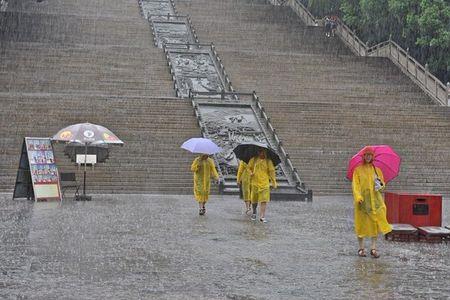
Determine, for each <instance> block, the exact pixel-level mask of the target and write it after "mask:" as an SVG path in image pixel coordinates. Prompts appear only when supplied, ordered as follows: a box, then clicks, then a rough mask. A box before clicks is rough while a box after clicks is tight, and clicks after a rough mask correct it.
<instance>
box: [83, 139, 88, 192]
mask: <svg viewBox="0 0 450 300" xmlns="http://www.w3.org/2000/svg"><path fill="white" fill-rule="evenodd" d="M86 160H87V143H86V144H85V148H84V176H83V196H86Z"/></svg>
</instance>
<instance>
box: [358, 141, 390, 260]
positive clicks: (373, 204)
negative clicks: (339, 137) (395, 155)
mask: <svg viewBox="0 0 450 300" xmlns="http://www.w3.org/2000/svg"><path fill="white" fill-rule="evenodd" d="M374 152H375V151H374V149H373V148H372V147H366V148H364V149H363V152H362V153H363V163H362V164H361V165H359V166H358V167H356V169H355V170H354V172H353V179H352V188H353V198H354V206H355V209H354V214H355V233H356V236H357V238H358V243H359V250H358V255H359V256H361V257H365V256H367V255H366V251H365V249H364V238H369V237H370V238H371V240H372V243H371V247H370V255H371V256H372V257H373V258H378V257H380V256H379V254H378V252H377V248H376V242H377V236H378V234H380V233H382V234H387V233H389V232H391V231H392V226H391V225H390V224H389V223H388V222H387V219H386V206H385V204H384V200H383V195H382V194H381V192H382V191H383V190H384V188H385V181H384V177H383V173H382V172H381V169H380V168H377V167H375V166H374V165H373V157H374Z"/></svg>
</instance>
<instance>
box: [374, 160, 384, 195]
mask: <svg viewBox="0 0 450 300" xmlns="http://www.w3.org/2000/svg"><path fill="white" fill-rule="evenodd" d="M372 167H373V170H374V171H375V180H374V185H375V191H377V192H378V191H379V190H381V189H382V188H383V182H382V181H381V179H380V178H379V177H378V173H377V169H376V168H375V166H374V165H372Z"/></svg>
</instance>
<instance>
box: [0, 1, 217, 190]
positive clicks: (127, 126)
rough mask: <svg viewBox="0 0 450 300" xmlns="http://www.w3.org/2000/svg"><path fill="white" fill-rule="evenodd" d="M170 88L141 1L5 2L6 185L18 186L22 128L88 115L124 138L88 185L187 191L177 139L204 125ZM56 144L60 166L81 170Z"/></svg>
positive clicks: (43, 128) (1, 47)
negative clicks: (140, 4) (199, 125)
mask: <svg viewBox="0 0 450 300" xmlns="http://www.w3.org/2000/svg"><path fill="white" fill-rule="evenodd" d="M174 95H175V93H174V90H173V83H172V80H171V76H170V74H169V70H168V67H167V63H166V61H165V57H164V54H163V52H162V51H161V50H160V49H157V48H155V47H154V46H153V40H152V35H151V30H150V26H149V24H148V22H147V21H145V20H143V19H142V17H141V15H140V12H139V8H138V5H137V3H136V1H132V0H128V1H115V0H108V1H103V0H93V1H92V0H89V1H88V0H75V1H73V0H62V1H57V2H53V1H44V2H41V3H37V2H36V1H28V0H18V1H13V2H11V3H9V5H8V9H7V11H6V12H0V106H1V108H2V109H1V111H0V114H1V120H0V128H1V129H0V134H1V137H2V138H1V139H0V157H1V160H0V161H1V162H0V165H1V169H2V172H1V175H0V191H2V192H5V191H12V189H13V188H14V182H15V178H16V172H17V167H18V163H19V158H20V149H21V146H22V140H23V137H25V136H39V137H46V136H51V135H53V134H54V133H56V132H57V131H58V130H59V129H60V128H63V127H64V126H67V125H70V124H74V123H79V122H86V121H89V122H92V123H98V124H102V125H104V126H106V127H107V128H109V129H111V130H112V131H113V132H115V133H116V134H117V135H118V136H119V137H120V138H121V139H123V140H124V141H125V145H124V146H123V147H113V148H112V149H111V152H110V157H109V159H108V160H107V162H106V163H102V164H98V165H97V166H96V167H95V169H94V170H89V171H88V177H87V184H88V185H87V192H88V193H92V192H98V193H165V194H180V193H191V192H192V188H191V186H192V174H191V172H190V170H189V166H190V163H191V161H192V159H193V157H192V156H191V155H189V154H187V153H185V152H182V150H181V149H179V146H180V144H181V143H182V142H183V141H184V140H186V139H187V138H189V137H192V136H199V135H200V131H199V129H198V126H197V124H196V121H195V117H194V115H193V111H192V107H191V106H190V104H189V103H188V102H183V101H180V99H176V98H172V97H173V96H174ZM55 150H56V151H55V152H56V158H57V160H58V165H59V167H60V171H72V170H75V171H77V168H76V166H74V165H73V164H72V163H70V161H69V159H68V158H67V157H65V156H64V155H63V148H62V145H57V146H56V147H55ZM77 177H78V179H79V180H81V178H82V172H78V173H77ZM216 192H217V191H216Z"/></svg>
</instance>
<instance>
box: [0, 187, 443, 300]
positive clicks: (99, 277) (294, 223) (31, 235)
mask: <svg viewBox="0 0 450 300" xmlns="http://www.w3.org/2000/svg"><path fill="white" fill-rule="evenodd" d="M0 198H1V200H0V230H1V244H0V263H1V264H0V266H1V270H0V297H8V298H19V299H25V298H38V299H56V298H69V299H105V298H114V299H137V298H144V299H145V298H147V299H302V298H304V299H310V298H313V299H319V298H328V299H329V298H342V299H344V298H345V299H349V298H352V299H360V298H363V297H364V298H368V299H372V298H375V297H377V298H381V299H393V298H395V299H411V298H427V299H441V298H442V299H444V298H448V297H450V286H449V284H448V274H450V244H423V243H410V244H407V243H397V242H386V241H380V252H381V254H382V257H381V258H380V259H378V260H375V259H371V258H358V257H357V256H356V250H357V244H356V242H355V238H354V235H353V228H352V226H353V223H352V206H351V205H352V200H351V198H350V197H316V198H315V201H314V202H313V203H294V202H271V203H270V204H269V210H268V219H269V223H267V224H262V223H259V222H252V221H250V220H249V218H248V217H246V216H245V215H244V214H243V212H242V206H243V205H242V203H241V202H240V201H239V200H238V199H236V198H234V197H231V196H224V197H222V196H215V197H213V198H212V199H211V201H210V203H209V204H208V207H207V209H208V211H207V215H206V216H204V217H199V216H198V215H197V207H196V203H195V201H194V200H193V199H192V197H191V196H185V195H184V196H177V195H173V196H168V195H133V196H130V195H120V196H117V195H114V196H111V195H97V196H94V201H92V202H72V201H66V202H64V203H62V204H61V205H59V204H56V203H33V202H27V201H25V200H23V201H22V200H19V201H17V200H16V201H12V200H10V195H6V194H3V195H1V196H0ZM449 212H450V201H448V200H446V201H444V224H447V225H448V224H449V223H450V220H449V215H450V213H449ZM445 218H446V219H445Z"/></svg>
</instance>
